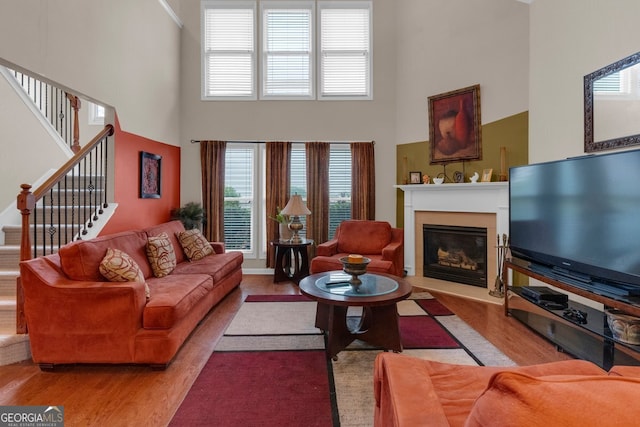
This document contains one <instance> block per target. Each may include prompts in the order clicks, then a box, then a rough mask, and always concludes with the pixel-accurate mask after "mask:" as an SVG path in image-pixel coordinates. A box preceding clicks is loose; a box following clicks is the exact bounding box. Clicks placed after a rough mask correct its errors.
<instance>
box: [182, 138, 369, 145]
mask: <svg viewBox="0 0 640 427" xmlns="http://www.w3.org/2000/svg"><path fill="white" fill-rule="evenodd" d="M200 142H202V140H200V139H192V140H191V143H192V144H199V143H200ZM225 142H228V143H233V144H264V143H266V142H267V141H225ZM268 142H271V141H268ZM285 142H291V143H292V144H304V143H305V142H326V143H328V144H351V143H365V142H366V143H368V142H371V143H372V144H375V143H376V142H375V141H285Z"/></svg>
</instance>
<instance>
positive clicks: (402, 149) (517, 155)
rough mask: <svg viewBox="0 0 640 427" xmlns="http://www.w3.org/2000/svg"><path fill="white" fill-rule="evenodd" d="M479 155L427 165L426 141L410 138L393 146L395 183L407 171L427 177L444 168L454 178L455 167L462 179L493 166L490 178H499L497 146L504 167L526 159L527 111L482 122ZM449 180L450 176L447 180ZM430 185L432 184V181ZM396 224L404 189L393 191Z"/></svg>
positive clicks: (400, 219)
mask: <svg viewBox="0 0 640 427" xmlns="http://www.w3.org/2000/svg"><path fill="white" fill-rule="evenodd" d="M481 131H482V159H480V160H474V161H466V162H457V163H449V164H447V165H446V167H443V165H442V164H436V165H430V164H429V161H430V149H429V141H422V142H413V143H409V144H400V145H397V146H396V163H397V165H396V171H397V173H396V184H406V183H407V182H408V180H409V173H410V172H420V173H421V174H422V175H424V174H426V175H429V176H430V177H434V176H438V175H441V174H442V173H445V172H446V175H447V177H448V178H449V179H453V174H454V173H455V172H456V171H460V172H463V173H464V177H465V179H464V181H465V182H469V177H470V176H472V175H473V174H474V172H478V174H479V175H482V171H483V170H484V169H489V168H493V174H492V177H491V180H492V181H497V180H498V175H499V173H500V147H506V167H507V169H508V168H509V167H511V166H519V165H526V164H528V163H529V157H528V152H529V138H528V134H529V113H528V112H524V113H520V114H516V115H514V116H510V117H506V118H504V119H501V120H498V121H495V122H493V123H486V124H484V125H482V130H481ZM446 182H447V183H448V182H450V181H449V180H447V181H446ZM432 185H433V184H432ZM396 224H397V226H398V227H401V228H402V227H404V192H403V191H402V190H397V191H396Z"/></svg>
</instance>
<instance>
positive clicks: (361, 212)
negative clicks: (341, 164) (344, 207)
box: [351, 142, 376, 220]
mask: <svg viewBox="0 0 640 427" xmlns="http://www.w3.org/2000/svg"><path fill="white" fill-rule="evenodd" d="M373 148H374V143H373V142H354V143H351V218H353V219H366V220H373V219H375V218H376V170H375V157H374V150H373Z"/></svg>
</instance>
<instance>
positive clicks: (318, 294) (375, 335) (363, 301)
mask: <svg viewBox="0 0 640 427" xmlns="http://www.w3.org/2000/svg"><path fill="white" fill-rule="evenodd" d="M350 278H351V276H349V275H347V274H345V273H344V272H342V271H328V272H324V273H318V274H313V275H311V276H307V277H305V278H304V279H302V280H301V281H300V291H301V292H302V293H303V294H304V295H307V296H308V297H310V298H312V299H314V300H316V301H317V302H318V306H317V308H316V325H315V326H316V327H317V328H319V329H320V330H321V331H323V332H326V333H327V353H328V355H329V357H331V358H333V359H334V360H335V359H337V354H338V353H339V352H340V351H342V350H344V349H345V348H346V347H347V346H348V345H349V344H351V342H353V341H354V340H356V339H358V340H362V341H365V342H367V343H369V344H372V345H375V346H379V347H382V348H384V349H385V350H392V351H396V352H400V351H402V342H401V340H400V328H399V325H398V309H397V307H396V303H397V302H398V301H402V300H403V299H406V298H408V297H409V295H411V289H412V287H411V285H410V284H409V283H408V282H405V281H404V280H402V279H401V278H399V277H396V276H391V275H389V274H379V273H376V274H372V273H367V274H364V275H362V276H359V278H360V279H361V280H362V285H361V286H360V288H359V290H358V291H357V292H356V291H355V290H354V289H353V288H352V287H351V285H350V284H349V283H348V280H349V279H350ZM356 306H357V307H362V316H361V317H360V319H359V322H357V324H355V325H350V324H348V322H347V310H348V308H349V307H356Z"/></svg>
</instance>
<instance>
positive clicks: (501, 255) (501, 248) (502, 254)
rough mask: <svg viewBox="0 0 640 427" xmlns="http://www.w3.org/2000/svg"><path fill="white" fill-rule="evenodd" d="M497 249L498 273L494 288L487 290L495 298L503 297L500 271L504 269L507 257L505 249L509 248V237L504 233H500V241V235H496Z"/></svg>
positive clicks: (503, 290)
mask: <svg viewBox="0 0 640 427" xmlns="http://www.w3.org/2000/svg"><path fill="white" fill-rule="evenodd" d="M497 242H498V244H497V246H496V248H497V249H498V274H497V275H496V281H495V285H494V288H493V289H492V290H490V291H489V295H491V296H492V297H496V298H504V293H505V289H504V281H503V280H502V271H503V270H504V260H505V258H506V257H507V251H508V250H509V238H508V237H507V235H506V234H502V242H500V235H499V234H498V237H497Z"/></svg>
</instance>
